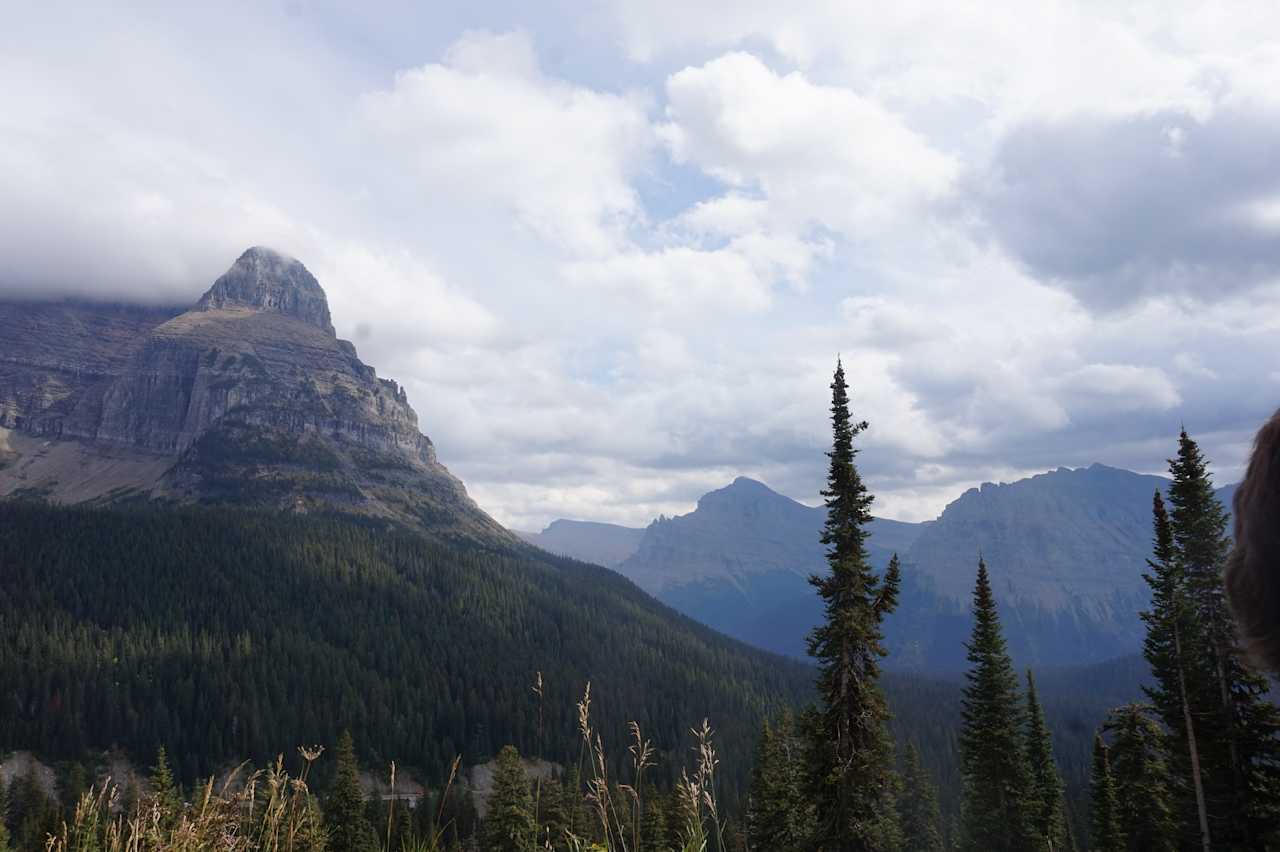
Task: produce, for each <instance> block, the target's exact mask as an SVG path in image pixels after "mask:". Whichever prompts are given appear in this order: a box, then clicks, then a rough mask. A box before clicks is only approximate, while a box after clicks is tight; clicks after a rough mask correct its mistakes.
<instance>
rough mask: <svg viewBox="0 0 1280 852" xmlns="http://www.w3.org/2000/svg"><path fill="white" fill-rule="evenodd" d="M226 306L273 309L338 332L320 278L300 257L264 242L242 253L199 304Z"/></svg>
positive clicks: (202, 306) (213, 307) (210, 307)
mask: <svg viewBox="0 0 1280 852" xmlns="http://www.w3.org/2000/svg"><path fill="white" fill-rule="evenodd" d="M226 308H249V309H251V310H257V311H273V312H275V313H280V314H284V315H286V316H290V317H293V318H294V319H299V320H302V321H303V322H305V323H307V324H309V325H313V326H315V327H316V328H319V329H320V330H321V331H324V332H325V333H326V334H328V335H329V336H331V337H336V336H337V333H336V332H335V331H334V328H333V321H332V319H331V318H330V316H329V300H328V299H327V298H326V297H325V294H324V288H322V287H321V286H320V282H319V281H317V280H316V278H315V276H314V275H312V274H311V273H310V272H308V271H307V268H306V267H305V266H303V265H302V264H301V263H300V262H299V261H297V260H294V259H293V258H291V257H288V256H286V255H283V254H280V253H279V252H277V251H275V250H273V249H269V248H265V247H263V246H254V247H253V248H251V249H249V250H248V251H246V252H245V253H244V254H242V255H240V257H239V258H238V259H237V260H236V262H235V263H233V264H232V265H231V268H230V269H228V270H227V271H226V272H225V273H224V274H223V275H222V277H221V278H219V279H218V280H217V281H215V282H213V286H212V287H210V288H209V292H207V293H205V294H204V296H203V297H202V298H201V299H200V302H199V304H198V305H196V309H197V310H204V311H210V310H222V309H226Z"/></svg>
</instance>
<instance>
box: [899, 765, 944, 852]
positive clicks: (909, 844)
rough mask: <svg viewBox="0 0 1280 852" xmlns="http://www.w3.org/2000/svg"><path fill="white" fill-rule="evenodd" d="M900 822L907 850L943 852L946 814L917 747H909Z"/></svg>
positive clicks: (901, 793)
mask: <svg viewBox="0 0 1280 852" xmlns="http://www.w3.org/2000/svg"><path fill="white" fill-rule="evenodd" d="M898 818H899V820H900V821H901V823H902V838H903V848H904V849H906V850H907V851H908V852H942V848H943V844H942V812H941V810H939V808H938V790H937V787H935V786H934V783H933V779H932V778H930V777H929V773H928V772H927V771H926V770H925V768H924V767H923V766H921V765H920V751H919V749H917V748H916V745H915V743H909V744H908V745H907V756H906V766H905V769H904V771H903V776H902V790H901V792H900V793H899V795H898Z"/></svg>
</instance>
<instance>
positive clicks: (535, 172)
mask: <svg viewBox="0 0 1280 852" xmlns="http://www.w3.org/2000/svg"><path fill="white" fill-rule="evenodd" d="M364 114H365V118H366V119H367V121H368V122H369V124H370V126H371V127H372V131H373V133H374V134H375V136H376V138H377V139H378V140H379V142H380V143H381V144H382V145H383V146H384V148H385V149H386V150H387V152H388V154H389V155H391V156H394V157H396V158H398V159H399V160H400V161H401V162H402V163H404V164H405V166H406V168H407V169H408V174H409V175H411V176H412V177H414V178H416V179H417V180H418V181H420V189H421V191H423V192H427V193H430V194H431V195H432V196H434V197H435V199H437V203H439V202H444V203H446V204H449V205H457V206H459V207H466V206H468V205H473V204H476V203H485V202H487V203H492V204H497V205H500V206H501V207H502V208H504V209H506V210H509V211H511V212H512V213H513V214H514V215H515V216H516V218H517V219H518V221H519V222H520V223H521V224H523V225H524V226H526V227H528V228H531V229H532V230H534V231H535V232H537V233H538V234H540V235H542V236H544V237H546V238H548V239H551V240H554V241H556V242H558V243H561V244H563V246H564V247H565V248H566V249H567V250H568V251H570V252H573V253H576V254H587V255H600V254H604V253H608V252H609V251H611V250H614V249H616V248H617V247H618V246H619V245H621V244H624V243H625V239H626V232H627V230H628V228H629V227H630V226H631V225H632V224H633V223H634V222H635V221H636V220H637V219H638V218H640V217H641V216H642V212H643V211H642V210H641V209H640V205H639V202H638V199H637V196H636V192H635V190H634V188H633V186H632V183H631V181H632V178H633V177H634V175H635V174H636V172H637V171H638V170H639V169H641V168H642V167H643V165H644V162H645V159H646V157H647V156H648V152H649V149H650V147H651V146H652V144H653V142H654V140H653V137H652V132H651V128H650V125H649V122H648V120H647V116H646V104H645V103H643V101H642V100H641V99H639V98H629V97H626V96H621V95H614V94H608V93H603V92H598V91H595V90H592V89H589V88H585V87H582V86H575V85H572V84H569V83H567V82H564V81H561V80H557V79H554V78H550V77H546V76H544V75H543V74H542V72H541V71H540V70H539V67H538V62H537V58H536V55H535V52H534V49H533V45H532V43H531V42H530V40H529V37H528V36H527V35H525V34H523V33H505V34H496V35H495V34H490V33H469V34H467V35H465V36H463V37H462V38H461V39H460V40H459V41H458V42H457V43H455V44H454V45H453V46H452V47H451V48H450V49H449V51H448V52H447V53H446V55H445V58H444V61H443V62H440V63H429V64H427V65H423V66H421V67H420V68H415V69H412V70H409V71H402V72H399V73H397V74H396V77H395V82H394V84H393V85H392V87H391V88H390V89H387V90H384V91H379V92H374V93H372V94H369V95H367V96H366V98H365V100H364Z"/></svg>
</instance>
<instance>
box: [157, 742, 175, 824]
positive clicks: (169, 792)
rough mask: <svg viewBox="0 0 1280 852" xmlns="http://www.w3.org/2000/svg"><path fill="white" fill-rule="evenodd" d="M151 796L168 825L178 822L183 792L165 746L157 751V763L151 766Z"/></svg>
mask: <svg viewBox="0 0 1280 852" xmlns="http://www.w3.org/2000/svg"><path fill="white" fill-rule="evenodd" d="M150 780H151V797H152V799H153V800H154V801H155V803H156V804H157V805H158V806H159V808H160V815H161V819H162V820H163V821H164V822H165V824H167V825H172V824H173V823H175V822H177V820H178V817H179V815H180V813H181V811H182V793H181V792H180V791H179V790H178V784H177V782H176V781H174V780H173V770H171V769H170V768H169V755H168V754H167V753H166V752H165V750H164V746H160V749H159V751H157V752H156V765H155V766H153V767H151V779H150Z"/></svg>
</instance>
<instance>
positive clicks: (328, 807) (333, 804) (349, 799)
mask: <svg viewBox="0 0 1280 852" xmlns="http://www.w3.org/2000/svg"><path fill="white" fill-rule="evenodd" d="M336 751H337V761H338V768H337V772H336V774H335V775H334V778H333V784H332V786H331V787H330V788H329V795H328V796H327V797H326V798H325V801H324V821H325V826H326V828H327V829H328V831H329V849H330V850H332V852H375V850H377V849H378V847H379V844H378V839H377V836H376V835H375V834H374V829H373V826H372V825H371V824H370V822H369V817H368V814H367V813H366V812H365V805H364V794H363V793H362V792H361V790H360V765H359V764H358V763H357V761H356V751H355V743H354V742H353V740H352V738H351V733H350V732H349V731H343V732H342V736H341V737H339V738H338V747H337V750H336Z"/></svg>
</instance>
